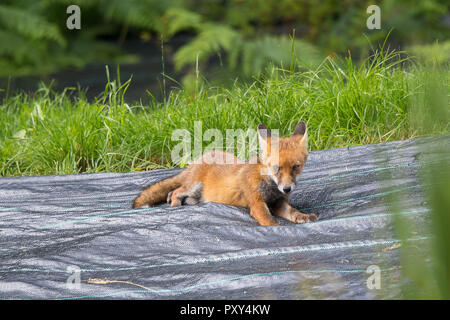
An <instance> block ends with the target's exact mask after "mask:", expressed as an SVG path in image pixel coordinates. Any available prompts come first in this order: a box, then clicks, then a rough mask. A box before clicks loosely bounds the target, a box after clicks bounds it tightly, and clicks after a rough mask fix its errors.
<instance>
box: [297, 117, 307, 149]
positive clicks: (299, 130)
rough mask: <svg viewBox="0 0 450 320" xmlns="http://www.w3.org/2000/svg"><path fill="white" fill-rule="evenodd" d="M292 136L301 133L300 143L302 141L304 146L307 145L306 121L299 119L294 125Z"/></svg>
mask: <svg viewBox="0 0 450 320" xmlns="http://www.w3.org/2000/svg"><path fill="white" fill-rule="evenodd" d="M293 135H294V136H297V135H302V136H303V137H302V139H301V140H300V143H302V144H303V145H304V146H305V148H306V147H307V145H308V128H307V127H306V123H305V122H303V121H300V122H299V123H297V125H296V126H295V130H294V134H293Z"/></svg>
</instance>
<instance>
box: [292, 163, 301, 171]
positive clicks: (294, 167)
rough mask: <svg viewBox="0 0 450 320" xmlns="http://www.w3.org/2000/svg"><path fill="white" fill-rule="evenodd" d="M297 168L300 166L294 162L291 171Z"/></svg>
mask: <svg viewBox="0 0 450 320" xmlns="http://www.w3.org/2000/svg"><path fill="white" fill-rule="evenodd" d="M298 168H300V166H299V165H298V164H296V165H294V166H293V167H292V171H297V170H298Z"/></svg>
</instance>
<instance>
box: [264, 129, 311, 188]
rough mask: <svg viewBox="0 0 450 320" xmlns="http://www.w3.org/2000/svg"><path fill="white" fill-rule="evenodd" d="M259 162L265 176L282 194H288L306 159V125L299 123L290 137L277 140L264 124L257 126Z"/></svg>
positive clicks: (293, 186) (294, 184)
mask: <svg viewBox="0 0 450 320" xmlns="http://www.w3.org/2000/svg"><path fill="white" fill-rule="evenodd" d="M258 138H259V148H260V149H259V150H260V162H261V163H262V164H263V165H264V167H265V171H266V174H268V175H269V176H270V178H271V179H272V180H273V181H274V182H275V184H276V185H277V186H278V190H280V192H282V193H283V194H289V193H290V192H292V190H294V188H295V186H296V181H297V180H296V178H297V176H298V175H299V174H300V172H301V171H302V169H303V165H304V164H305V162H306V159H307V157H308V151H307V150H306V148H307V142H308V132H307V128H306V124H305V123H304V122H303V121H300V122H299V123H298V124H297V126H296V127H295V130H294V133H293V134H292V136H290V137H287V138H278V137H276V136H272V133H271V131H270V130H269V129H267V127H266V126H265V125H264V124H260V125H259V126H258Z"/></svg>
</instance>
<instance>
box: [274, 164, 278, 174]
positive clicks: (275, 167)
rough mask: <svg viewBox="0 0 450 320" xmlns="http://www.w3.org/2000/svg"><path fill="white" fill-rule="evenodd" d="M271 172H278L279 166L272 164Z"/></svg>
mask: <svg viewBox="0 0 450 320" xmlns="http://www.w3.org/2000/svg"><path fill="white" fill-rule="evenodd" d="M273 172H275V173H278V172H280V167H279V166H277V165H275V166H273Z"/></svg>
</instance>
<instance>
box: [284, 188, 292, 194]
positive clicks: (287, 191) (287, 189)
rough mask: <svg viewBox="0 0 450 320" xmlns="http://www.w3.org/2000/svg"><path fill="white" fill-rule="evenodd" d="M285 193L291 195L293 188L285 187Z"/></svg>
mask: <svg viewBox="0 0 450 320" xmlns="http://www.w3.org/2000/svg"><path fill="white" fill-rule="evenodd" d="M283 191H284V193H289V192H291V187H283Z"/></svg>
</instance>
